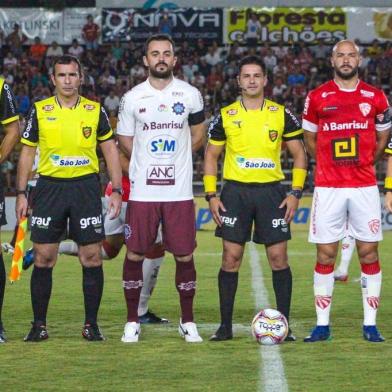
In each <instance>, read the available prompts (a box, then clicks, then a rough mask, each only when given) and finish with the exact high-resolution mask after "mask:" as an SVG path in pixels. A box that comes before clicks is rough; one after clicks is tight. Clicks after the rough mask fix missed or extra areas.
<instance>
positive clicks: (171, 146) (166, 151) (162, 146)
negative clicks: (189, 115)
mask: <svg viewBox="0 0 392 392" xmlns="http://www.w3.org/2000/svg"><path fill="white" fill-rule="evenodd" d="M177 143H178V142H177V139H175V138H174V137H172V136H170V135H159V136H156V137H154V138H153V139H151V140H150V142H149V143H148V146H147V149H148V153H149V154H150V155H151V156H152V157H153V158H158V159H167V158H171V157H173V156H174V155H175V154H176V153H177Z"/></svg>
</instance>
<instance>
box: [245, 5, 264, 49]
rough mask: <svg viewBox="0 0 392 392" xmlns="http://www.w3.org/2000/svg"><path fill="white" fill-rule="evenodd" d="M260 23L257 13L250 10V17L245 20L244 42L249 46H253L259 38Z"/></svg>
mask: <svg viewBox="0 0 392 392" xmlns="http://www.w3.org/2000/svg"><path fill="white" fill-rule="evenodd" d="M260 34H261V23H260V21H259V19H258V18H257V15H256V14H255V13H254V12H252V13H251V14H250V18H249V19H248V21H247V22H246V33H245V38H246V44H247V45H248V46H250V47H255V46H256V45H257V43H258V41H259V39H260Z"/></svg>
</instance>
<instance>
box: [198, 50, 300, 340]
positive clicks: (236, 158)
mask: <svg viewBox="0 0 392 392" xmlns="http://www.w3.org/2000/svg"><path fill="white" fill-rule="evenodd" d="M266 83H267V77H266V73H265V66H264V63H263V61H262V60H261V58H259V57H257V56H248V57H245V58H243V59H242V60H241V62H240V64H239V75H238V84H239V87H240V89H241V91H242V94H241V95H242V97H241V99H240V100H239V101H236V102H234V103H232V104H231V105H228V106H226V107H224V108H222V109H221V110H220V114H219V115H218V116H217V117H216V118H215V119H214V120H213V121H212V122H211V124H210V128H209V140H208V144H207V149H206V153H205V162H204V174H205V175H204V187H205V192H206V200H207V201H208V202H209V207H210V210H211V213H212V215H213V218H214V221H215V222H216V223H217V225H218V227H217V229H216V232H215V235H216V236H217V237H222V242H223V254H222V266H221V269H220V271H219V274H218V284H219V300H220V313H221V325H220V327H219V328H218V330H217V331H216V333H215V334H214V335H213V336H212V337H211V338H210V340H213V341H220V340H228V339H232V337H233V332H232V315H233V306H234V298H235V294H236V290H237V284H238V270H239V268H240V266H241V261H242V257H243V254H244V249H245V243H246V242H248V241H250V240H251V234H252V226H253V225H254V232H253V238H252V239H253V241H254V242H255V243H259V244H264V245H265V249H266V253H267V258H268V261H269V264H270V266H271V268H272V280H273V287H274V291H275V297H276V305H277V309H278V310H279V311H280V312H282V313H283V314H284V315H285V316H286V318H287V319H289V313H290V303H291V289H292V276H291V270H290V266H289V264H288V260H287V240H289V239H290V238H291V235H290V226H289V223H290V221H291V220H292V219H293V217H294V213H295V211H296V209H297V208H298V203H299V199H300V198H301V196H302V188H303V185H304V182H305V177H306V169H305V168H306V154H305V148H304V144H303V141H302V139H303V130H302V127H301V123H300V122H299V121H298V120H297V118H296V117H295V116H294V115H293V114H292V113H291V112H290V111H289V110H288V109H287V108H285V107H284V106H282V105H279V104H277V103H275V102H272V101H270V100H268V99H265V98H264V86H265V85H266ZM282 141H285V142H286V145H287V148H288V150H289V152H290V153H291V155H292V157H293V160H294V168H293V183H292V190H291V192H290V193H289V195H286V193H285V190H284V188H283V186H282V185H281V184H280V181H281V180H282V179H284V174H283V172H282V169H281V164H280V154H281V146H282ZM224 149H225V150H226V152H225V160H224V170H223V178H224V180H225V185H224V187H223V190H222V193H221V195H220V198H219V197H218V196H217V194H216V176H217V163H218V159H219V156H220V155H221V153H222V152H223V150H224ZM286 340H287V341H293V340H295V337H294V335H293V334H292V333H291V330H290V331H289V335H288V336H287V338H286Z"/></svg>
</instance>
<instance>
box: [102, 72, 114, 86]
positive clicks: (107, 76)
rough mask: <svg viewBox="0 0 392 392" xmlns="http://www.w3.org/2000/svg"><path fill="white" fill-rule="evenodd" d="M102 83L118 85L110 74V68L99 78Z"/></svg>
mask: <svg viewBox="0 0 392 392" xmlns="http://www.w3.org/2000/svg"><path fill="white" fill-rule="evenodd" d="M99 81H100V83H103V82H106V83H108V84H110V85H115V84H116V78H115V77H114V76H113V75H111V74H110V70H109V69H108V68H106V69H105V71H104V73H103V74H102V75H101V77H100V78H99Z"/></svg>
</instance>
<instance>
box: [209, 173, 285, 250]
mask: <svg viewBox="0 0 392 392" xmlns="http://www.w3.org/2000/svg"><path fill="white" fill-rule="evenodd" d="M285 197H286V192H285V190H284V187H283V185H281V184H280V183H278V182H274V183H269V184H246V183H241V182H236V181H227V182H226V183H225V185H224V187H223V190H222V194H221V201H222V203H223V205H224V206H225V208H226V211H225V212H223V211H220V215H221V217H222V226H221V227H219V226H218V227H217V228H216V230H215V235H216V236H217V237H222V238H223V239H224V240H227V241H231V242H236V243H239V244H244V243H245V242H248V241H250V240H251V235H252V227H253V225H254V232H253V241H254V242H256V243H258V244H273V243H276V242H281V241H287V240H289V239H291V233H290V226H289V225H288V224H287V223H286V222H285V220H284V215H285V213H286V208H279V205H280V204H281V203H282V201H283V200H284V199H285Z"/></svg>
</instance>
